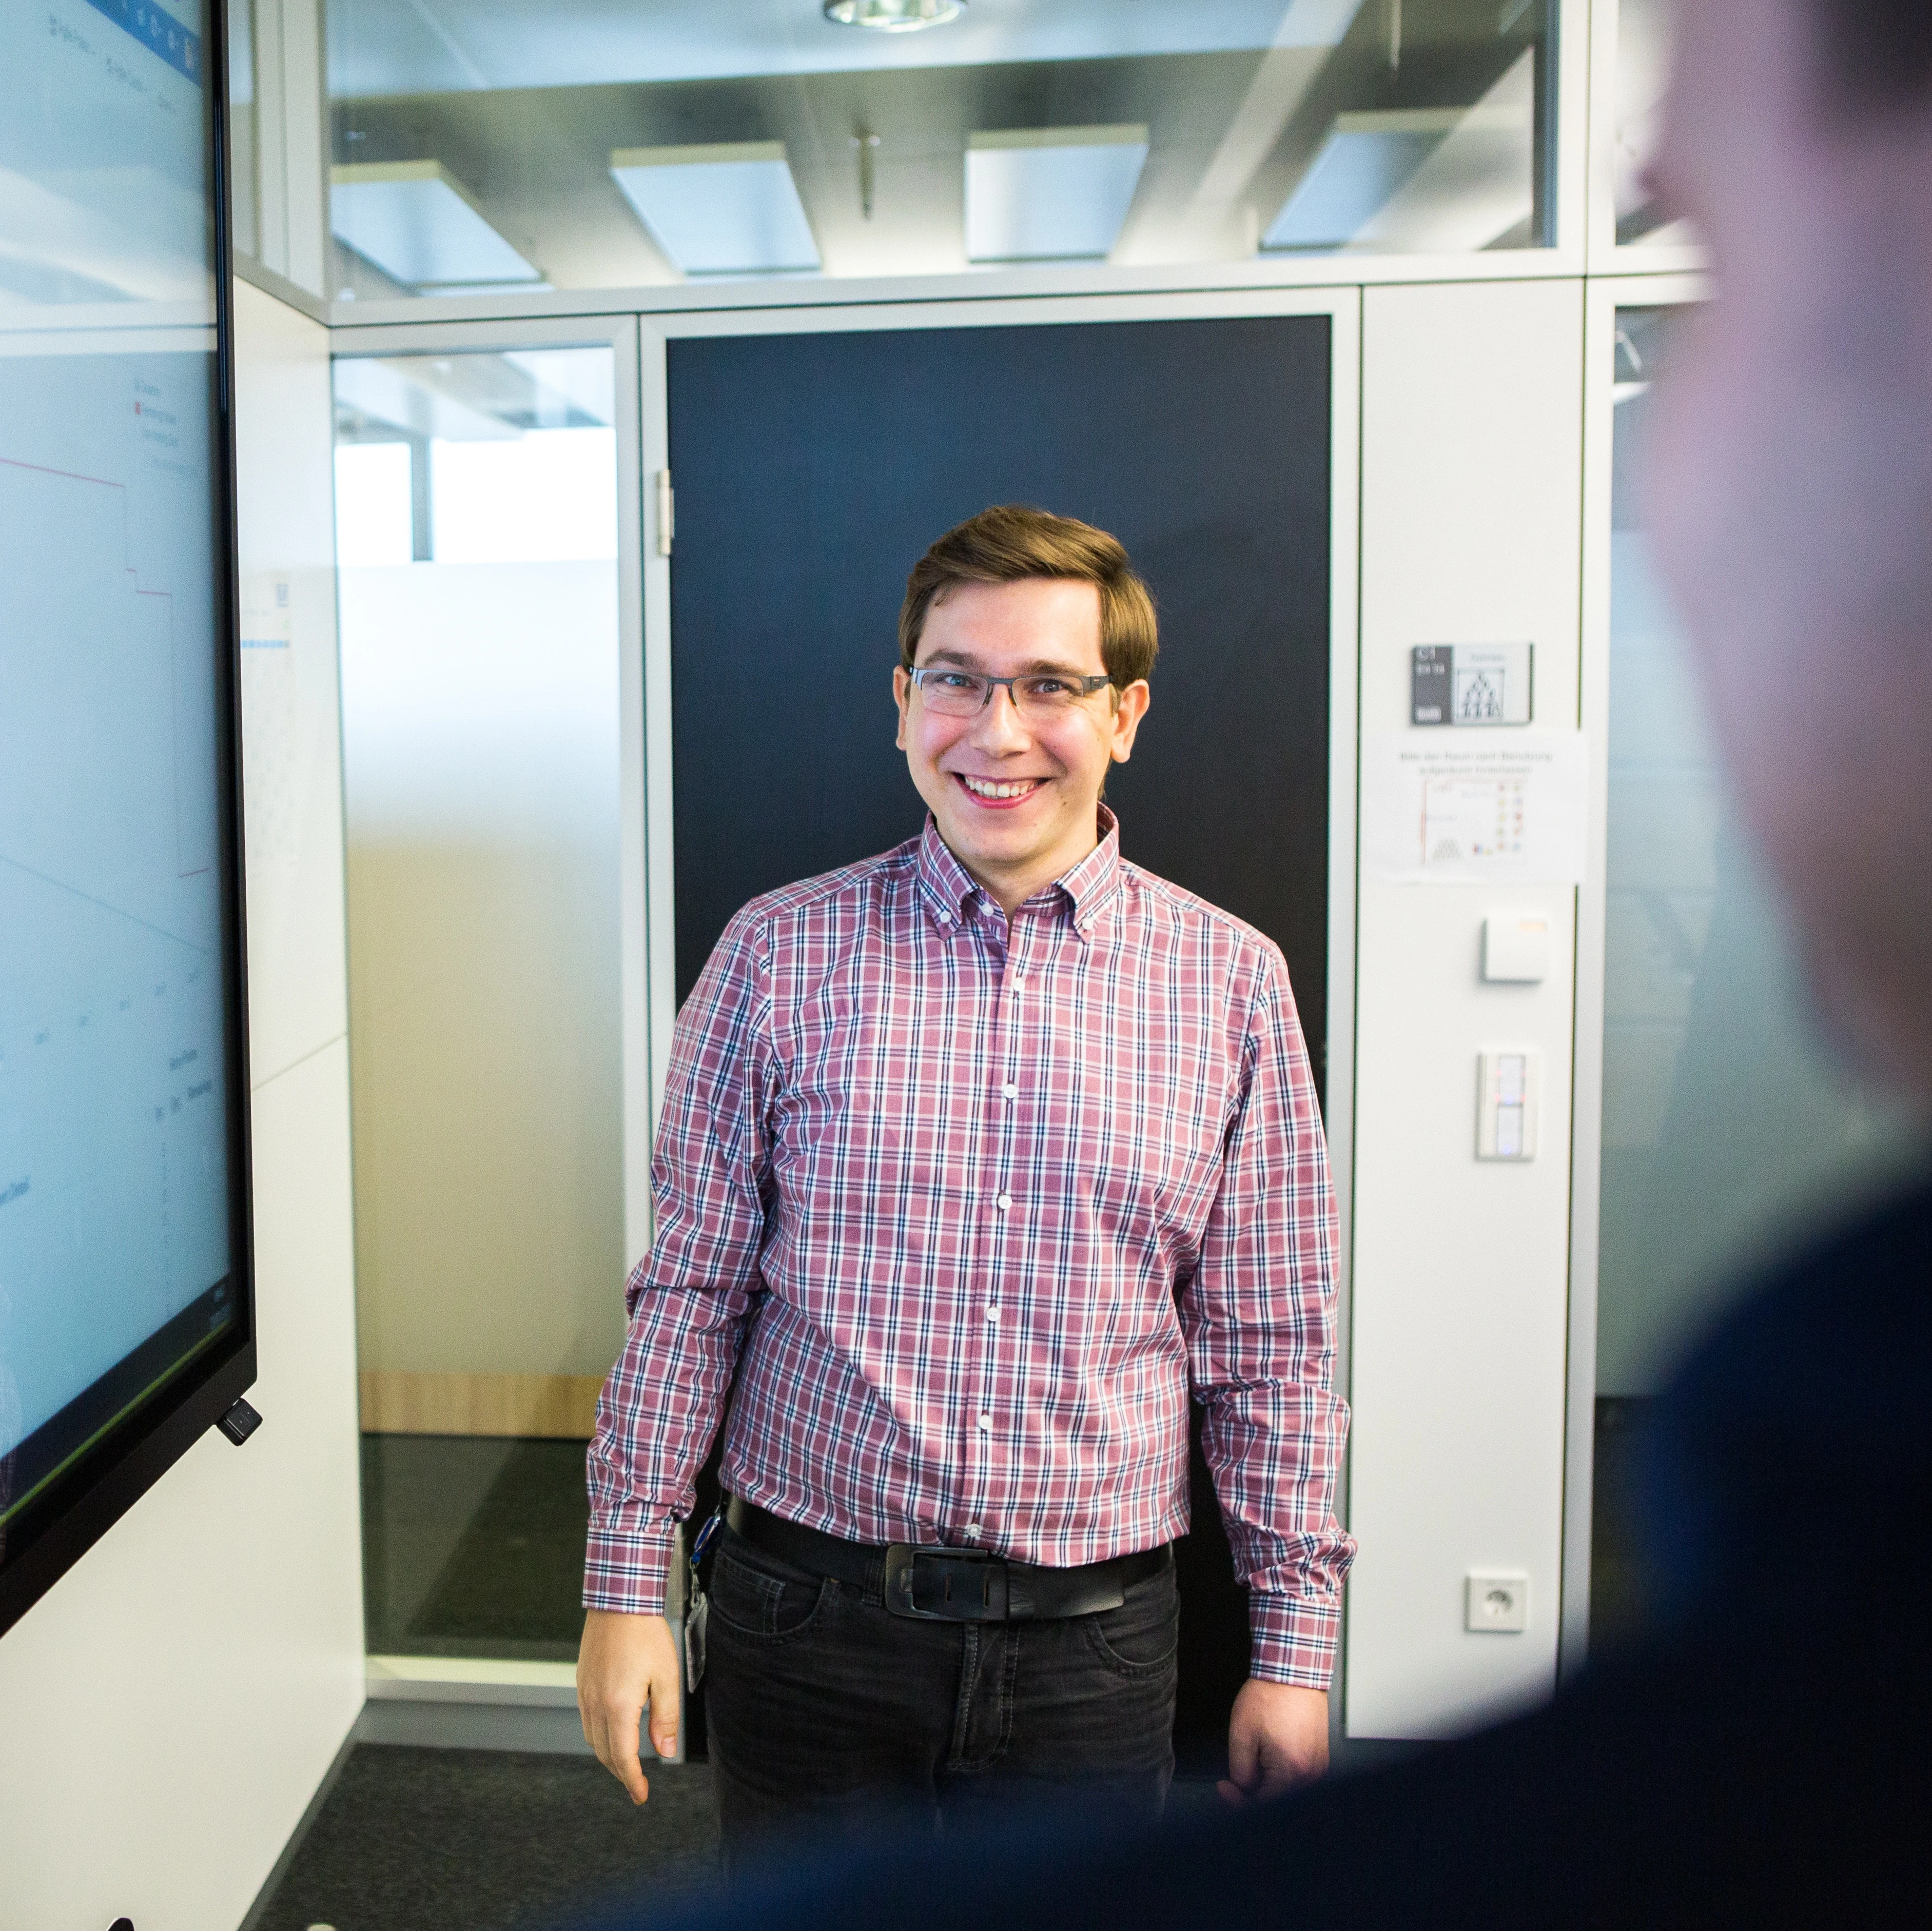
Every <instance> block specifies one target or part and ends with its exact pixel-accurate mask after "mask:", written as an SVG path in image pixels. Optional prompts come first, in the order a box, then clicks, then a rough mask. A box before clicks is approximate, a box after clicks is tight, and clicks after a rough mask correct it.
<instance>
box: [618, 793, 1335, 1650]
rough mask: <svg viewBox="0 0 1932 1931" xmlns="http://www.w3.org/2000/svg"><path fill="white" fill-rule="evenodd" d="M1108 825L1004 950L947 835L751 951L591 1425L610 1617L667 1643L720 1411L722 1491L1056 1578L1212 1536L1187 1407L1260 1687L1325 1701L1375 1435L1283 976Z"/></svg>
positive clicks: (750, 916)
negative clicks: (1343, 1387)
mask: <svg viewBox="0 0 1932 1931" xmlns="http://www.w3.org/2000/svg"><path fill="white" fill-rule="evenodd" d="M1101 823H1102V829H1103V838H1102V841H1101V843H1100V845H1099V847H1098V848H1097V850H1095V851H1094V853H1092V854H1091V856H1089V857H1088V858H1087V859H1084V860H1083V861H1082V862H1081V863H1080V864H1079V865H1076V867H1075V868H1073V870H1072V871H1070V872H1068V873H1067V874H1066V876H1065V877H1063V878H1061V880H1059V881H1058V883H1056V884H1055V885H1052V886H1049V887H1048V888H1047V889H1046V890H1044V891H1042V892H1038V893H1036V894H1035V895H1034V897H1033V898H1030V899H1028V901H1027V902H1026V904H1024V905H1022V907H1020V908H1019V911H1018V912H1016V913H1015V914H1014V915H1013V917H1012V919H1010V920H1009V919H1007V916H1006V915H1005V914H1004V913H1003V912H1002V911H1001V909H1000V907H999V906H998V904H997V903H996V902H995V901H994V900H993V899H992V898H989V896H988V895H986V893H984V892H982V891H981V890H980V888H979V887H978V886H977V885H975V884H974V882H973V880H972V879H971V877H968V874H966V872H965V871H964V870H963V869H962V867H961V866H960V865H959V861H958V860H957V859H955V858H954V856H953V854H952V853H951V852H950V851H949V850H947V847H946V846H945V844H944V843H943V842H942V841H941V838H940V837H939V835H938V831H937V830H936V829H935V827H934V826H933V825H932V822H931V821H930V820H929V821H928V823H927V825H926V832H925V834H924V835H923V836H922V837H920V838H915V839H913V840H912V841H910V843H908V844H904V845H901V846H900V847H898V849H897V850H894V851H890V852H887V853H885V854H884V856H882V857H879V858H875V859H868V860H867V861H866V862H865V863H863V864H862V865H853V866H850V867H849V868H847V869H845V870H844V871H835V872H832V873H829V874H827V875H826V876H825V877H822V878H814V879H808V880H806V881H805V883H802V884H800V885H794V886H789V887H787V889H785V890H784V891H781V892H770V893H768V894H766V895H765V896H764V897H763V898H757V899H754V900H753V901H752V902H751V904H748V905H747V906H746V907H745V908H744V910H742V912H740V913H739V914H738V916H736V918H735V919H733V920H732V922H731V923H730V925H729V926H728V927H727V928H726V931H725V932H724V936H723V937H722V938H721V939H720V940H719V941H718V947H717V949H716V950H715V952H713V953H712V955H711V960H710V963H709V964H708V965H706V967H705V969H704V973H703V976H702V977H701V978H700V979H699V981H698V982H697V987H696V988H695V989H694V991H693V992H692V994H691V997H690V999H689V1000H688V1001H687V1002H686V1003H685V1006H684V1009H683V1010H682V1012H680V1013H679V1015H678V1021H677V1030H676V1035H675V1036H674V1039H673V1045H672V1050H671V1064H670V1084H669V1090H668V1091H667V1094H666V1096H665V1100H664V1117H663V1122H662V1125H661V1128H660V1129H659V1132H658V1141H657V1153H656V1157H655V1162H654V1163H653V1167H652V1178H653V1181H654V1184H655V1199H656V1204H657V1239H656V1243H655V1246H653V1247H652V1250H651V1252H650V1254H649V1256H648V1257H647V1258H646V1259H645V1260H644V1261H643V1263H642V1264H640V1266H639V1267H638V1268H637V1271H636V1273H634V1274H633V1275H632V1276H631V1280H630V1282H629V1285H628V1288H627V1290H626V1292H625V1301H626V1305H627V1306H628V1309H629V1310H630V1316H631V1325H630V1332H629V1334H628V1338H627V1339H626V1340H625V1344H624V1349H623V1352H622V1354H621V1355H620V1356H619V1357H618V1360H617V1363H616V1366H615V1367H614V1368H613V1369H612V1370H611V1372H610V1379H609V1380H608V1381H607V1383H606V1384H604V1393H603V1396H602V1398H601V1400H600V1401H599V1402H598V1409H597V1435H596V1439H595V1441H594V1442H593V1443H592V1444H591V1450H590V1456H589V1471H590V1493H591V1524H590V1540H589V1552H588V1557H587V1561H586V1571H585V1581H584V1595H583V1600H584V1601H585V1602H586V1604H588V1605H589V1606H592V1607H593V1608H598V1609H620V1610H631V1611H641V1612H655V1611H657V1610H658V1609H661V1606H662V1604H663V1601H664V1577H665V1572H666V1570H667V1567H668V1564H669V1559H670V1540H671V1536H672V1533H673V1522H674V1521H675V1520H676V1519H680V1518H682V1517H683V1516H686V1515H688V1513H689V1512H690V1510H691V1507H692V1505H693V1501H694V1493H693V1481H694V1476H695V1473H696V1471H697V1467H698V1465H699V1464H700V1462H701V1461H702V1460H703V1456H704V1454H705V1452H706V1449H707V1447H709V1443H710V1441H711V1439H712V1435H713V1433H714V1432H715V1429H716V1427H717V1424H718V1416H719V1413H720V1411H721V1408H723V1407H724V1402H725V1399H726V1396H727V1391H730V1420H729V1423H728V1426H727V1434H726V1437H725V1445H724V1462H723V1477H724V1486H725V1487H726V1489H727V1490H729V1491H730V1492H731V1493H733V1494H734V1495H742V1497H744V1498H745V1500H746V1501H751V1502H754V1503H756V1504H758V1506H759V1507H761V1508H764V1509H767V1510H769V1511H770V1512H771V1513H772V1514H774V1515H777V1516H784V1517H787V1519H790V1520H791V1521H793V1522H804V1523H807V1524H808V1525H811V1527H813V1528H819V1529H823V1530H826V1531H829V1533H830V1534H833V1535H836V1536H842V1537H846V1538H847V1539H848V1540H853V1541H858V1542H867V1543H884V1542H914V1543H950V1544H952V1545H954V1546H960V1547H980V1548H989V1549H995V1550H997V1551H998V1552H1001V1553H1002V1554H1004V1555H1011V1556H1013V1557H1016V1558H1019V1559H1022V1560H1024V1561H1029V1562H1039V1563H1049V1564H1059V1565H1064V1564H1074V1563H1082V1562H1091V1561H1098V1560H1100V1559H1101V1558H1105V1557H1107V1556H1112V1555H1122V1554H1125V1553H1127V1552H1130V1551H1132V1550H1136V1549H1150V1548H1153V1547H1155V1546H1158V1545H1159V1544H1160V1543H1164V1542H1166V1541H1168V1540H1169V1539H1170V1538H1172V1537H1175V1536H1177V1535H1179V1534H1182V1533H1183V1532H1184V1531H1185V1530H1186V1529H1187V1522H1188V1513H1187V1416H1188V1407H1187V1404H1188V1397H1189V1389H1190V1383H1191V1384H1192V1387H1193V1390H1194V1392H1195V1393H1196V1395H1197V1396H1199V1397H1200V1398H1201V1399H1202V1400H1204V1401H1205V1402H1206V1404H1207V1408H1208V1414H1207V1418H1206V1423H1205V1432H1204V1441H1205V1448H1206V1453H1207V1456H1208V1462H1209V1465H1210V1466H1211V1468H1212V1470H1213V1471H1214V1479H1215V1483H1216V1486H1217V1491H1218V1492H1219V1495H1220V1500H1221V1507H1222V1512H1223V1516H1224V1517H1225V1519H1226V1522H1227V1525H1228V1531H1229V1538H1230V1540H1231V1541H1232V1544H1233V1547H1234V1553H1235V1568H1236V1570H1237V1573H1238V1575H1239V1576H1241V1579H1242V1580H1243V1581H1244V1582H1247V1584H1248V1585H1249V1588H1250V1622H1251V1627H1252V1632H1253V1653H1252V1660H1251V1663H1250V1668H1251V1669H1252V1670H1253V1673H1254V1674H1255V1675H1257V1676H1261V1677H1267V1678H1273V1679H1274V1680H1275V1681H1279V1682H1283V1683H1297V1684H1308V1685H1310V1686H1312V1687H1326V1685H1327V1684H1328V1680H1329V1676H1330V1673H1331V1666H1332V1663H1333V1660H1334V1645H1335V1637H1336V1631H1337V1624H1338V1621H1339V1617H1338V1609H1339V1602H1340V1591H1341V1585H1342V1578H1343V1574H1344V1573H1345V1572H1346V1570H1347V1568H1348V1566H1349V1561H1350V1560H1351V1558H1352V1556H1353V1555H1354V1552H1355V1546H1354V1544H1353V1543H1352V1541H1351V1540H1349V1537H1347V1536H1346V1535H1345V1534H1343V1532H1342V1531H1341V1529H1340V1528H1339V1527H1338V1526H1337V1522H1336V1520H1335V1517H1334V1488H1335V1478H1336V1474H1337V1468H1338V1467H1339V1465H1340V1460H1341V1456H1342V1447H1343V1440H1344V1438H1345V1436H1346V1432H1347V1427H1348V1411H1347V1409H1346V1406H1345V1405H1344V1404H1343V1402H1342V1401H1341V1399H1340V1398H1339V1397H1338V1396H1337V1395H1336V1394H1335V1393H1334V1390H1333V1389H1332V1388H1331V1386H1330V1376H1331V1368H1332V1366H1333V1361H1334V1312H1335V1309H1334V1231H1333V1226H1332V1208H1331V1201H1330V1195H1329V1189H1328V1166H1327V1161H1326V1157H1325V1153H1324V1149H1323V1144H1322V1126H1321V1120H1320V1118H1319V1114H1317V1111H1316V1102H1315V1091H1314V1087H1313V1081H1311V1079H1310V1074H1309V1069H1308V1058H1307V1052H1306V1051H1305V1050H1304V1046H1303V1044H1302V1039H1301V1027H1300V1024H1299V1023H1298V1021H1297V1019H1296V1017H1295V1002H1294V997H1293V995H1292V994H1291V992H1290V991H1289V983H1288V971H1287V967H1286V965H1285V964H1284V963H1283V959H1282V956H1281V954H1280V951H1279V950H1278V949H1277V948H1276V947H1275V946H1274V944H1272V943H1271V942H1270V941H1269V940H1267V939H1265V938H1264V937H1262V936H1261V934H1259V933H1258V932H1256V931H1253V929H1252V928H1250V927H1249V926H1247V925H1243V924H1241V922H1240V921H1239V920H1238V919H1233V918H1231V917H1229V915H1228V914H1227V913H1225V912H1221V911H1219V910H1216V909H1215V908H1214V907H1213V906H1211V905H1209V904H1206V903H1205V902H1204V901H1202V900H1201V899H1199V898H1195V897H1193V895H1191V894H1190V893H1188V892H1183V891H1181V889H1179V888H1178V887H1177V886H1173V885H1170V884H1169V883H1167V882H1166V880H1163V879H1160V878H1157V877H1154V876H1153V874H1151V873H1148V872H1145V871H1142V870H1141V869H1140V868H1139V867H1138V866H1136V865H1130V864H1128V863H1127V862H1125V861H1124V859H1122V858H1121V856H1120V841H1119V835H1118V830H1117V828H1116V827H1115V823H1114V821H1113V819H1112V815H1111V814H1108V813H1106V812H1105V811H1103V813H1102V817H1101ZM734 1371H735V1374H736V1386H735V1390H734V1389H733V1374H734Z"/></svg>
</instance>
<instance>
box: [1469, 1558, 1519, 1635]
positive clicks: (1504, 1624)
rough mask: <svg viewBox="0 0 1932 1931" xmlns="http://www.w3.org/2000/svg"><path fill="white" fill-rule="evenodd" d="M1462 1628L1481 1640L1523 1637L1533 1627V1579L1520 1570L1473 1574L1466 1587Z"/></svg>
mask: <svg viewBox="0 0 1932 1931" xmlns="http://www.w3.org/2000/svg"><path fill="white" fill-rule="evenodd" d="M1463 1627H1464V1628H1465V1629H1466V1630H1471V1631H1472V1632H1474V1633H1475V1634H1477V1635H1478V1636H1520V1635H1521V1634H1522V1633H1523V1631H1524V1630H1526V1629H1528V1628H1529V1577H1528V1576H1526V1575H1524V1574H1523V1572H1522V1570H1518V1569H1508V1570H1471V1571H1470V1572H1469V1575H1468V1576H1466V1578H1465V1579H1464V1580H1463Z"/></svg>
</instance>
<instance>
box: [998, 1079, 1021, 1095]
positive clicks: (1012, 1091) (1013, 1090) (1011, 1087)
mask: <svg viewBox="0 0 1932 1931" xmlns="http://www.w3.org/2000/svg"><path fill="white" fill-rule="evenodd" d="M1000 1090H1001V1092H1002V1093H1004V1094H1005V1095H1006V1096H1007V1098H1008V1099H1019V1096H1020V1090H1019V1087H1017V1086H1016V1085H1015V1084H1013V1081H1011V1080H1008V1081H1007V1083H1006V1084H1005V1085H1004V1086H1003V1087H1001V1089H1000Z"/></svg>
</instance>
